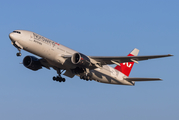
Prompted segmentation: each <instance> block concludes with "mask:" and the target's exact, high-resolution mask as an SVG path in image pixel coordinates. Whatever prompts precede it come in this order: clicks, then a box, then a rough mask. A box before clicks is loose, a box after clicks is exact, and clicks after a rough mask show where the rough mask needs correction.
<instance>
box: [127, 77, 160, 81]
mask: <svg viewBox="0 0 179 120" xmlns="http://www.w3.org/2000/svg"><path fill="white" fill-rule="evenodd" d="M124 79H125V80H127V81H156V80H162V79H160V78H130V77H128V78H124Z"/></svg>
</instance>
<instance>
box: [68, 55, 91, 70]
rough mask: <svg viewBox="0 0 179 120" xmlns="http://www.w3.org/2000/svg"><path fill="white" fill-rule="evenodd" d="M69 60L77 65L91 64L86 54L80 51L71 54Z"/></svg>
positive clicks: (87, 65)
mask: <svg viewBox="0 0 179 120" xmlns="http://www.w3.org/2000/svg"><path fill="white" fill-rule="evenodd" d="M71 62H72V63H73V64H75V65H77V66H80V67H87V68H88V67H89V66H90V64H91V62H90V59H89V58H88V57H87V56H86V55H83V54H82V53H75V54H73V56H72V57H71Z"/></svg>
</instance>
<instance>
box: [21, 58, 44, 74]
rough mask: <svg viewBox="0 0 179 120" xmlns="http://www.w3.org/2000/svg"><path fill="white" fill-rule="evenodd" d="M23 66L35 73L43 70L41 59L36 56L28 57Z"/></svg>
mask: <svg viewBox="0 0 179 120" xmlns="http://www.w3.org/2000/svg"><path fill="white" fill-rule="evenodd" d="M23 65H24V66H25V67H26V68H29V69H31V70H33V71H37V70H39V69H41V68H42V65H41V63H40V61H39V59H38V58H36V57H34V56H26V57H25V58H24V60H23Z"/></svg>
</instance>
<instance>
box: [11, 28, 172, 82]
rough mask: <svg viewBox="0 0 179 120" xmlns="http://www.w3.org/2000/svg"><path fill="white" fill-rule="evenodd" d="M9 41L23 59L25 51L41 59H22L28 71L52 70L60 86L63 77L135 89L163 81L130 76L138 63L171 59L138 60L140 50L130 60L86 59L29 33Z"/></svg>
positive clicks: (19, 33) (20, 32)
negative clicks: (134, 86) (142, 82)
mask: <svg viewBox="0 0 179 120" xmlns="http://www.w3.org/2000/svg"><path fill="white" fill-rule="evenodd" d="M9 37H10V39H11V43H12V45H14V46H15V47H16V48H17V49H18V50H19V52H18V53H17V56H21V50H22V49H23V50H25V51H28V52H30V53H33V54H35V55H37V56H39V57H41V58H40V59H38V58H36V57H34V56H26V57H25V58H24V59H23V65H24V66H25V67H27V68H28V69H30V70H33V71H37V70H39V69H42V67H45V68H47V69H50V68H53V69H55V70H56V71H57V74H58V75H57V76H54V77H53V80H54V81H59V82H65V78H62V76H61V74H62V73H64V74H63V75H65V76H68V77H70V78H73V77H74V76H75V75H77V76H79V77H80V78H81V79H84V80H87V81H88V80H90V81H91V80H95V81H97V82H101V83H108V84H118V85H134V84H135V81H153V80H161V79H160V78H132V77H129V74H130V72H131V69H132V67H133V65H134V63H138V61H141V60H148V59H154V58H161V57H169V56H172V55H170V54H168V55H152V56H137V55H138V53H139V50H138V49H136V48H135V49H134V50H133V51H132V52H131V53H129V54H128V56H117V57H115V56H112V57H110V56H87V55H84V54H82V53H80V52H77V51H75V50H72V49H70V48H68V47H65V46H63V45H61V44H59V43H57V42H54V41H52V40H50V39H47V38H45V37H43V36H41V35H39V34H36V33H34V32H30V31H26V30H15V31H13V32H12V33H10V34H9ZM111 64H116V67H115V68H113V67H111V66H109V65H111ZM63 71H64V72H63Z"/></svg>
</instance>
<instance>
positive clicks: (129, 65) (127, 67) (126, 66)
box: [115, 48, 139, 76]
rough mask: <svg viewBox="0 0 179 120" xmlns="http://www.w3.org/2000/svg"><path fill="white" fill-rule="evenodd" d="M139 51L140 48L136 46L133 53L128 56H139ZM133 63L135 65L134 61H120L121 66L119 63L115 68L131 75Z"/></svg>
mask: <svg viewBox="0 0 179 120" xmlns="http://www.w3.org/2000/svg"><path fill="white" fill-rule="evenodd" d="M138 53H139V50H138V49H137V48H135V49H134V50H133V51H132V52H131V53H129V54H128V56H137V55H138ZM133 65H134V62H126V63H120V66H119V65H117V66H116V67H115V69H116V70H118V71H120V72H122V73H123V74H125V75H126V76H129V74H130V72H131V70H132V67H133Z"/></svg>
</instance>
